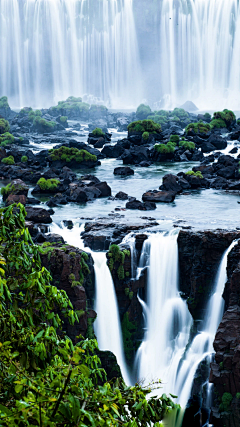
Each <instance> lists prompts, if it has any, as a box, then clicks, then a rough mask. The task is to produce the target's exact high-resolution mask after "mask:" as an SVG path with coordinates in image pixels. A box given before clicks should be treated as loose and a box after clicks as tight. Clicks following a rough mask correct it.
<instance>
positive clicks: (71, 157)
mask: <svg viewBox="0 0 240 427" xmlns="http://www.w3.org/2000/svg"><path fill="white" fill-rule="evenodd" d="M49 162H50V163H52V164H53V165H58V166H60V167H63V166H68V167H75V168H79V167H81V168H82V167H89V168H92V167H95V166H96V165H97V164H98V160H97V157H96V156H95V155H93V154H90V153H89V152H88V151H86V150H78V148H74V147H72V148H69V147H65V146H62V147H60V148H57V149H52V150H49Z"/></svg>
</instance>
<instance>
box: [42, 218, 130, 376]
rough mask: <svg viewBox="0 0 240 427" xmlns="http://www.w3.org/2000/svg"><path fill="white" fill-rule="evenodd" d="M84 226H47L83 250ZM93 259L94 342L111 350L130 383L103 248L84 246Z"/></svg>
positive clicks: (117, 312)
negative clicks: (94, 293) (97, 250)
mask: <svg viewBox="0 0 240 427" xmlns="http://www.w3.org/2000/svg"><path fill="white" fill-rule="evenodd" d="M83 230H84V224H83V225H82V226H81V227H80V228H79V227H77V226H74V227H73V229H72V230H68V229H67V228H66V227H64V228H61V227H59V226H58V225H57V224H52V225H51V226H50V231H51V233H56V234H59V235H61V236H62V237H63V238H64V240H65V241H66V242H67V243H68V244H69V245H73V246H75V247H77V248H79V249H82V250H84V243H83V240H82V239H81V236H80V234H81V232H82V231H83ZM87 252H90V253H91V255H92V257H93V260H94V270H95V280H96V282H95V284H96V296H95V308H94V309H95V311H96V312H97V319H96V320H95V322H94V330H95V333H96V336H97V340H98V345H99V348H100V349H101V350H109V351H112V352H113V353H114V354H115V356H116V358H117V361H118V364H119V366H120V368H121V371H122V375H123V378H124V380H125V382H126V384H130V382H131V381H130V378H129V375H128V370H127V367H126V361H125V356H124V353H123V343H122V331H121V324H120V318H119V310H118V304H117V298H116V293H115V288H114V284H113V280H112V276H111V273H110V270H109V268H108V266H107V259H106V254H105V252H93V251H91V250H90V249H89V248H87Z"/></svg>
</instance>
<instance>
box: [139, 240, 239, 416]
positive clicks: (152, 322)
mask: <svg viewBox="0 0 240 427" xmlns="http://www.w3.org/2000/svg"><path fill="white" fill-rule="evenodd" d="M235 244H236V242H233V243H232V244H231V245H230V247H229V248H228V249H227V251H226V252H225V253H224V255H223V257H222V261H221V263H220V266H219V270H218V274H217V277H216V285H215V292H214V294H213V296H212V297H211V298H210V300H209V304H208V307H207V310H206V318H205V320H204V322H203V330H202V331H201V332H200V333H198V334H197V335H196V336H195V338H194V339H193V341H192V343H190V346H189V347H188V348H187V345H188V344H189V339H190V327H191V324H192V318H191V316H190V314H189V312H188V309H187V305H186V303H185V302H183V300H182V299H181V298H180V296H179V294H178V248H177V234H176V232H171V233H170V234H167V235H164V234H156V235H152V236H150V237H149V239H148V240H147V241H145V243H144V246H143V251H142V254H143V259H142V263H143V260H144V259H145V261H146V262H148V263H149V264H148V270H149V271H148V302H147V307H145V306H144V305H143V308H144V315H145V317H146V318H147V320H146V326H147V332H146V336H145V339H144V341H143V343H142V345H141V347H140V348H139V351H138V354H137V356H136V366H137V367H138V377H139V378H140V379H142V380H144V382H145V383H149V382H150V381H152V380H154V381H158V380H159V379H161V380H162V387H163V388H162V390H160V392H161V393H162V392H166V393H170V392H171V393H174V394H177V395H178V402H179V403H180V405H181V407H182V408H185V407H186V404H187V402H188V399H189V397H190V394H191V389H192V384H193V379H194V376H195V374H196V370H197V368H198V366H199V364H200V363H201V361H203V360H204V359H206V358H207V357H208V358H209V360H210V357H211V356H212V354H213V352H214V349H213V341H214V337H215V335H216V332H217V328H218V325H219V323H220V321H221V318H222V315H223V309H224V300H223V298H222V294H223V290H224V286H225V283H226V281H227V272H226V268H227V257H228V254H229V252H230V251H231V249H232V248H233V246H234V245H235ZM147 253H149V255H150V256H149V261H148V257H147V255H146V254H147ZM145 265H146V264H145ZM140 302H141V301H140ZM209 393H210V387H209ZM209 399H210V396H209ZM178 422H179V420H178Z"/></svg>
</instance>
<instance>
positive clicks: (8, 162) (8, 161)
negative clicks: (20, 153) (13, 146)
mask: <svg viewBox="0 0 240 427" xmlns="http://www.w3.org/2000/svg"><path fill="white" fill-rule="evenodd" d="M2 163H5V164H6V165H14V164H15V161H14V158H13V156H9V157H5V158H4V159H2Z"/></svg>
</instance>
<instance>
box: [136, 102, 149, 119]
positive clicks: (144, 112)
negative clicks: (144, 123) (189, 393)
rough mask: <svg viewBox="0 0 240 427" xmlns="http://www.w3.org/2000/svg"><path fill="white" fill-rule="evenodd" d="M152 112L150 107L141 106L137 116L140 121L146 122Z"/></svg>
mask: <svg viewBox="0 0 240 427" xmlns="http://www.w3.org/2000/svg"><path fill="white" fill-rule="evenodd" d="M151 112H152V110H151V108H150V107H149V105H145V104H140V105H139V106H138V108H137V111H136V116H137V118H138V119H139V120H144V119H146V118H147V117H148V116H149V115H150V114H151Z"/></svg>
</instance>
